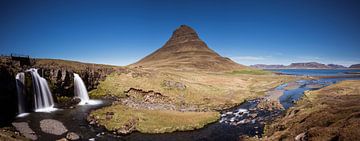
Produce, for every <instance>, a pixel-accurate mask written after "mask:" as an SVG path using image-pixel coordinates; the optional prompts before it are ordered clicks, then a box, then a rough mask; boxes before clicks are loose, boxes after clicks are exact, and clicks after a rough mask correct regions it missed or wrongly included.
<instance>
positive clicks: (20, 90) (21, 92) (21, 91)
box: [16, 72, 26, 114]
mask: <svg viewBox="0 0 360 141" xmlns="http://www.w3.org/2000/svg"><path fill="white" fill-rule="evenodd" d="M24 85H25V73H23V72H20V73H18V74H16V90H17V99H18V112H19V114H22V113H25V112H26V111H25V86H24Z"/></svg>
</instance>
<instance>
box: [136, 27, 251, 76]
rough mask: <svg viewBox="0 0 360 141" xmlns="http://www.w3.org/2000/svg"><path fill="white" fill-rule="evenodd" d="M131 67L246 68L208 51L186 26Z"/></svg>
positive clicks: (204, 44) (213, 69)
mask: <svg viewBox="0 0 360 141" xmlns="http://www.w3.org/2000/svg"><path fill="white" fill-rule="evenodd" d="M131 66H135V67H140V66H141V67H145V68H175V69H183V70H184V69H185V70H210V71H227V70H235V69H243V68H246V66H244V65H240V64H237V63H235V62H234V61H232V60H230V59H229V58H226V57H222V56H220V55H219V54H218V53H216V52H215V51H213V50H212V49H210V48H209V47H208V46H207V45H206V43H205V42H204V41H202V40H201V39H200V38H199V36H198V34H197V33H196V31H195V30H194V29H192V28H191V27H189V26H187V25H181V26H180V27H179V28H177V29H176V30H175V31H174V32H173V34H172V36H171V37H170V39H169V40H168V41H167V42H166V43H165V45H164V46H163V47H161V48H160V49H158V50H156V51H155V52H153V53H151V54H150V55H148V56H146V57H145V58H143V59H141V60H140V61H138V62H136V63H135V64H132V65H131Z"/></svg>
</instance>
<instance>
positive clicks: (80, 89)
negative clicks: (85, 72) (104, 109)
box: [74, 73, 89, 105]
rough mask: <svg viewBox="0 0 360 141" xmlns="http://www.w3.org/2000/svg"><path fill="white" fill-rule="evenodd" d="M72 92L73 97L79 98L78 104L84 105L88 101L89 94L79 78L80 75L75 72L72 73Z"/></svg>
mask: <svg viewBox="0 0 360 141" xmlns="http://www.w3.org/2000/svg"><path fill="white" fill-rule="evenodd" d="M74 94H75V97H78V98H80V99H81V102H80V103H79V105H84V104H88V103H89V95H88V92H87V90H86V87H85V84H84V82H83V80H82V79H81V77H80V76H79V75H78V74H76V73H74Z"/></svg>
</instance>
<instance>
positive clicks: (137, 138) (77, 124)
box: [14, 77, 360, 141]
mask: <svg viewBox="0 0 360 141" xmlns="http://www.w3.org/2000/svg"><path fill="white" fill-rule="evenodd" d="M348 79H360V77H335V78H321V79H317V80H298V81H296V82H291V85H293V87H291V89H288V87H287V86H288V85H289V84H290V83H286V84H282V85H280V86H278V87H276V88H275V89H273V90H278V91H281V92H282V94H281V95H280V96H279V97H278V100H279V101H280V103H281V105H282V106H283V107H284V108H285V110H286V109H288V108H290V107H292V106H293V105H294V102H295V101H297V100H299V99H300V98H301V97H302V96H303V94H304V92H305V91H307V90H315V89H320V88H322V87H325V86H328V85H331V84H334V83H337V82H339V81H342V80H348ZM266 97H267V96H265V98H266ZM261 100H262V98H258V99H253V100H249V101H246V102H244V103H243V104H241V105H239V106H236V107H233V108H231V109H227V110H224V111H221V118H220V120H219V121H218V122H215V123H212V124H209V125H207V126H205V127H204V128H202V129H198V130H194V131H184V132H173V133H165V134H143V133H139V132H134V133H131V134H129V135H123V136H120V135H113V134H112V133H110V132H107V131H106V130H105V129H104V128H101V127H95V126H92V125H89V124H88V122H87V121H86V116H87V115H88V114H89V111H90V110H92V109H97V108H101V107H104V106H108V105H110V104H111V101H106V100H103V101H102V103H101V104H99V105H81V106H76V107H75V108H72V109H60V110H57V111H54V112H51V113H41V112H36V113H31V114H29V115H28V116H25V117H18V118H17V119H16V120H15V121H14V122H18V123H19V122H27V123H28V124H29V126H30V128H31V129H32V130H34V132H35V134H36V136H37V137H38V139H39V140H54V139H60V138H63V137H64V135H53V134H48V133H44V132H43V131H42V130H41V127H40V121H41V120H43V119H54V120H58V121H60V122H62V123H63V124H64V126H65V127H66V128H67V130H68V131H71V132H75V133H77V134H78V135H80V137H81V138H82V140H107V141H109V140H128V141H154V140H159V141H160V140H161V141H162V140H167V141H190V140H201V141H202V140H210V141H211V140H227V141H231V140H239V136H241V135H248V136H259V137H261V135H262V133H263V128H264V125H265V123H266V122H268V121H271V120H273V119H274V118H275V117H277V116H279V115H281V113H283V111H284V110H271V111H269V110H263V109H259V108H257V105H258V104H259V102H260V101H261Z"/></svg>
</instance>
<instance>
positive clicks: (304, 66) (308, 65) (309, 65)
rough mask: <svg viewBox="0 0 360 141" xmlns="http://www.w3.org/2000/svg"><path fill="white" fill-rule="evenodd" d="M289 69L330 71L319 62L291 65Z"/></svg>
mask: <svg viewBox="0 0 360 141" xmlns="http://www.w3.org/2000/svg"><path fill="white" fill-rule="evenodd" d="M288 68H291V69H330V67H329V66H327V65H325V64H321V63H317V62H306V63H291V64H290V65H289V66H288Z"/></svg>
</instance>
